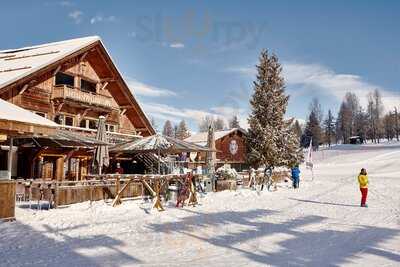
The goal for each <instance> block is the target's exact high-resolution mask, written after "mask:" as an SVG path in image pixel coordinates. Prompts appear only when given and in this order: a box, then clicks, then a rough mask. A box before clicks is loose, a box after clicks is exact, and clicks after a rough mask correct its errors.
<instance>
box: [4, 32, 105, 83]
mask: <svg viewBox="0 0 400 267" xmlns="http://www.w3.org/2000/svg"><path fill="white" fill-rule="evenodd" d="M96 41H100V38H99V37H98V36H90V37H84V38H77V39H71V40H66V41H61V42H55V43H47V44H41V45H37V46H30V47H23V48H19V49H9V50H2V51H0V88H3V87H5V86H7V85H9V84H11V83H13V82H15V81H17V80H19V79H21V78H23V77H25V76H28V75H29V74H32V73H34V72H36V71H38V70H40V69H42V68H44V67H46V66H48V65H49V64H52V63H55V62H57V61H58V60H61V59H62V58H64V57H66V56H68V55H70V54H73V53H74V52H77V51H79V50H80V49H82V48H84V47H86V46H88V45H90V44H92V43H94V42H96Z"/></svg>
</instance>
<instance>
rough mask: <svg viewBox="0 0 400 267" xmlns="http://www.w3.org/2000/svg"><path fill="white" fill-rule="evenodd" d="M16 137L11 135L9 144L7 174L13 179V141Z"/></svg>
mask: <svg viewBox="0 0 400 267" xmlns="http://www.w3.org/2000/svg"><path fill="white" fill-rule="evenodd" d="M13 141H14V139H13V138H12V137H10V143H9V146H8V161H7V176H8V179H9V180H11V171H12V161H13V145H14V144H13V143H14V142H13Z"/></svg>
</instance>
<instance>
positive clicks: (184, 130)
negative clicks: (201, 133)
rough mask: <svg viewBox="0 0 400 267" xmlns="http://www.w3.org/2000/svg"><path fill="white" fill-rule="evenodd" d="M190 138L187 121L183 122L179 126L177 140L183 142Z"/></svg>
mask: <svg viewBox="0 0 400 267" xmlns="http://www.w3.org/2000/svg"><path fill="white" fill-rule="evenodd" d="M189 136H190V131H189V129H188V127H187V126H186V122H185V120H181V122H180V123H179V124H178V129H177V132H176V138H178V139H181V140H183V139H186V138H188V137H189Z"/></svg>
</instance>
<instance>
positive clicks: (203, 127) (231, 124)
mask: <svg viewBox="0 0 400 267" xmlns="http://www.w3.org/2000/svg"><path fill="white" fill-rule="evenodd" d="M211 123H212V124H213V125H214V129H215V130H216V131H222V130H227V129H233V128H240V124H239V118H238V116H236V115H234V116H232V118H231V119H229V120H228V125H226V123H225V120H224V119H223V118H221V117H217V118H214V116H211V115H208V116H205V117H204V118H203V119H202V120H201V121H200V122H199V124H198V128H199V132H207V131H208V126H210V124H211Z"/></svg>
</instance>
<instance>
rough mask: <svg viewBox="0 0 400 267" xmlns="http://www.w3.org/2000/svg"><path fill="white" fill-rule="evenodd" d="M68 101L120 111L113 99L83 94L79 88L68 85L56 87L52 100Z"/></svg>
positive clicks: (87, 93)
mask: <svg viewBox="0 0 400 267" xmlns="http://www.w3.org/2000/svg"><path fill="white" fill-rule="evenodd" d="M60 98H61V99H67V100H72V101H77V102H80V103H85V104H89V105H91V106H92V105H93V106H99V107H103V108H108V109H118V106H117V105H116V104H115V103H114V102H113V101H112V98H111V97H108V96H103V95H98V94H93V93H89V92H83V91H81V90H79V89H77V88H72V87H69V86H67V85H56V86H55V87H54V89H53V94H52V99H60Z"/></svg>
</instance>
